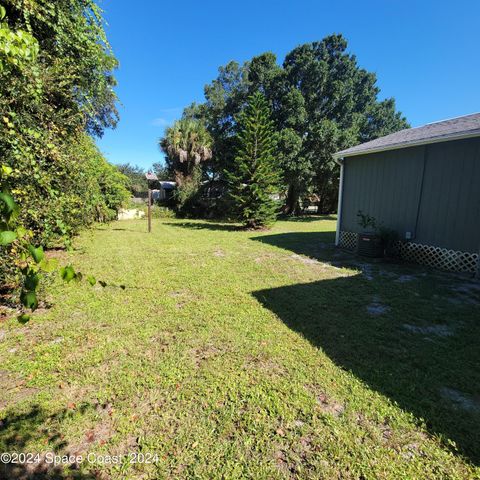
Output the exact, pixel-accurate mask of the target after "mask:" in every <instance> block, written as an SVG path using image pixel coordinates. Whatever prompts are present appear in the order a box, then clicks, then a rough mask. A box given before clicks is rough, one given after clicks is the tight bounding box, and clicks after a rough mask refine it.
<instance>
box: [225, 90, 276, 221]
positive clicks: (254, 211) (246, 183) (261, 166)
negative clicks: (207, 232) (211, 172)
mask: <svg viewBox="0 0 480 480" xmlns="http://www.w3.org/2000/svg"><path fill="white" fill-rule="evenodd" d="M274 132H275V130H274V125H273V122H272V120H271V118H270V108H269V106H268V103H267V101H266V99H265V97H264V96H263V95H262V94H261V93H259V92H257V93H255V94H253V95H251V96H250V97H248V103H247V106H246V107H245V109H244V110H243V111H242V113H241V114H240V118H239V122H238V134H237V139H236V140H237V150H236V155H235V159H234V162H233V171H231V172H226V176H227V178H228V181H229V183H230V196H231V198H232V200H233V203H234V205H235V206H236V209H237V212H238V214H239V217H240V218H241V220H242V221H243V223H244V224H245V226H246V227H247V228H262V227H266V226H269V225H271V224H272V223H273V222H274V221H275V217H276V210H277V202H276V201H275V200H274V198H273V196H274V194H275V193H277V191H278V189H277V185H278V182H279V178H280V172H279V169H278V167H277V166H276V165H275V157H274V154H275V151H276V136H275V133H274Z"/></svg>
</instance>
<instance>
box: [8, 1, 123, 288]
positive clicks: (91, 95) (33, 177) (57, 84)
mask: <svg viewBox="0 0 480 480" xmlns="http://www.w3.org/2000/svg"><path fill="white" fill-rule="evenodd" d="M2 4H3V5H4V6H2V7H0V191H2V192H4V193H5V194H6V193H8V195H9V196H11V198H12V199H13V201H14V203H15V205H16V206H17V207H18V211H17V212H16V213H15V216H14V218H9V222H13V221H14V224H15V231H17V230H18V229H20V231H21V232H26V233H25V235H27V236H28V241H29V242H30V243H31V244H32V245H37V246H38V245H42V246H45V247H48V246H52V245H56V244H58V243H63V244H68V242H69V241H70V238H71V237H72V235H74V234H75V233H76V232H78V230H79V229H80V228H82V227H83V226H85V225H89V224H91V223H92V222H94V221H108V220H111V219H113V218H115V216H116V213H117V210H118V209H119V208H120V207H121V206H122V205H123V204H124V203H125V202H126V201H127V200H128V198H129V191H128V190H127V188H126V187H127V185H128V183H127V179H126V177H125V176H123V175H122V174H121V173H119V171H118V169H117V168H116V167H113V166H112V165H110V164H109V163H108V162H107V161H106V160H105V158H104V157H103V156H102V154H101V153H100V151H99V150H98V148H97V147H96V146H95V143H94V141H93V139H92V138H91V137H90V135H97V136H98V135H101V134H102V133H103V131H104V129H105V128H108V127H111V126H115V124H116V122H117V119H118V117H117V111H116V107H115V102H116V96H115V93H114V91H113V88H112V87H113V86H114V85H115V79H114V77H113V75H112V70H113V69H114V68H115V67H116V65H117V60H116V59H115V57H114V56H113V54H112V52H111V50H110V47H109V45H108V42H107V39H106V37H105V32H104V30H103V24H102V22H103V20H102V17H101V12H100V10H99V8H98V6H97V5H96V4H95V2H94V1H93V0H69V1H63V0H62V1H59V2H46V1H39V2H23V1H21V0H7V1H4V2H2ZM4 227H5V225H3V227H2V228H4ZM37 248H38V247H37ZM21 255H22V254H21V252H20V251H19V250H18V249H17V248H16V246H15V244H11V243H5V244H4V245H3V246H1V247H0V259H1V264H0V283H1V284H2V285H5V284H7V285H9V286H15V285H17V284H18V283H19V282H20V283H21V282H22V276H24V275H23V273H22V271H21V268H22V257H21Z"/></svg>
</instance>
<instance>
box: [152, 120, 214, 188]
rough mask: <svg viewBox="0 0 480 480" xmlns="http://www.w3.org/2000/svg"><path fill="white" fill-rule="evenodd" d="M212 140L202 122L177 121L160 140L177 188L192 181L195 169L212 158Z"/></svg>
mask: <svg viewBox="0 0 480 480" xmlns="http://www.w3.org/2000/svg"><path fill="white" fill-rule="evenodd" d="M211 143H212V139H211V136H210V134H209V133H208V131H207V130H206V128H205V126H204V125H203V123H202V122H200V121H198V120H192V119H181V120H177V121H176V122H175V123H174V124H173V125H172V126H171V127H168V128H167V130H166V131H165V135H164V137H163V138H161V139H160V148H161V149H162V150H163V151H164V153H165V154H166V163H167V167H168V169H169V170H170V171H172V172H173V174H174V177H175V182H176V183H177V186H178V187H181V186H182V185H183V184H184V183H186V182H190V183H191V181H192V180H193V176H194V172H195V170H196V167H198V166H199V165H200V163H201V162H206V161H208V160H210V159H211V158H212V150H211Z"/></svg>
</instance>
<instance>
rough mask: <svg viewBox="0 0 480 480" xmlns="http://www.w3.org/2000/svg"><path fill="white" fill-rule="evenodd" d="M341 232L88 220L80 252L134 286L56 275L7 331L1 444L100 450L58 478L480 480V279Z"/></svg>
mask: <svg viewBox="0 0 480 480" xmlns="http://www.w3.org/2000/svg"><path fill="white" fill-rule="evenodd" d="M334 228H335V219H332V218H318V217H317V218H316V219H307V220H305V221H282V222H278V223H277V225H276V226H275V227H274V228H273V230H271V231H268V232H245V231H238V230H236V229H235V228H233V227H232V226H231V225H229V224H220V223H208V222H195V221H179V220H163V221H162V220H155V221H154V222H153V233H152V234H150V235H149V234H147V233H146V222H145V221H142V220H139V221H125V222H116V223H114V224H112V225H110V226H102V227H99V228H97V229H95V230H91V231H88V232H85V233H84V234H82V235H81V236H80V237H79V238H78V239H77V240H76V242H75V250H74V251H73V252H72V253H68V254H67V253H63V254H62V256H63V257H64V261H66V262H71V263H72V264H73V265H74V266H75V267H76V268H78V269H79V270H81V271H82V272H84V273H89V274H93V275H95V276H96V277H97V278H98V279H103V280H105V281H107V282H110V283H113V284H125V285H126V289H125V290H122V289H120V288H115V287H107V288H105V289H102V287H100V286H96V287H94V288H90V287H88V286H84V285H82V286H80V287H79V286H78V285H71V284H68V285H65V284H62V283H61V282H55V283H54V285H52V286H50V288H48V289H47V292H48V299H49V302H50V304H51V308H48V309H43V310H41V311H40V312H39V313H38V314H36V315H35V316H34V317H33V319H32V321H31V322H30V323H29V324H27V325H25V326H22V325H19V324H18V323H16V321H15V320H13V319H12V320H8V321H5V322H3V323H2V324H0V361H1V364H2V366H1V371H0V388H1V394H0V418H1V419H2V420H1V424H0V450H1V451H9V452H11V451H17V452H35V453H36V452H40V453H45V452H52V451H55V452H57V453H62V454H67V453H68V454H71V455H82V456H83V457H86V456H87V455H88V453H91V454H94V455H95V456H96V457H91V459H95V458H97V461H96V462H93V463H89V462H88V461H87V460H85V459H84V460H83V461H82V462H81V463H80V464H79V465H78V468H77V470H73V471H72V472H70V475H71V477H69V476H68V475H69V474H67V472H64V473H61V471H60V470H58V471H56V473H55V472H54V471H53V470H52V468H51V465H45V464H43V465H41V469H42V470H45V471H48V472H49V474H50V475H52V477H51V478H82V479H86V478H100V479H109V478H119V479H123V478H129V479H130V478H131V479H150V478H152V479H156V478H159V479H160V478H189V479H190V478H205V479H212V478H225V479H233V478H255V479H262V478H265V479H267V478H268V479H273V478H302V479H303V478H305V479H322V478H324V479H335V478H342V479H378V478H389V479H427V478H428V479H443V478H459V479H465V478H480V469H479V468H478V465H480V433H479V429H480V354H479V350H480V349H479V348H478V339H479V338H480V290H479V287H478V284H474V283H472V282H470V281H469V280H467V279H465V278H461V277H456V276H452V275H446V274H439V273H434V272H429V271H427V270H425V269H424V268H422V267H405V266H398V265H387V264H383V263H382V264H381V263H368V262H366V261H364V260H359V259H355V258H353V257H349V256H346V255H344V254H341V253H340V252H337V251H335V250H334V249H333V248H332V245H331V243H332V242H333V239H334ZM138 452H141V453H142V454H144V455H145V457H141V456H139V457H137V458H136V460H139V461H140V462H141V461H142V460H144V459H145V460H153V463H130V462H131V461H132V460H135V458H134V457H133V456H131V457H126V459H124V460H123V461H122V463H120V464H108V463H102V459H101V457H100V455H105V454H110V455H118V456H120V455H128V454H129V453H138ZM155 456H156V457H157V458H156V459H155ZM155 460H156V461H155ZM105 461H108V460H105ZM3 468H4V469H3V470H2V468H1V467H0V478H27V477H28V475H29V474H30V473H29V472H31V471H32V470H33V468H32V466H30V467H28V468H27V467H20V466H12V465H10V466H8V467H7V468H6V469H5V467H3ZM2 475H3V477H2ZM46 475H47V474H45V478H50V477H47V476H46ZM22 476H23V477H22ZM35 478H44V477H43V476H42V474H39V476H38V477H35Z"/></svg>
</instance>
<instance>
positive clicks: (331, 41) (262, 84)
mask: <svg viewBox="0 0 480 480" xmlns="http://www.w3.org/2000/svg"><path fill="white" fill-rule="evenodd" d="M376 82H377V79H376V76H375V74H373V73H370V72H368V71H366V70H365V69H362V68H361V67H360V66H359V65H358V63H357V59H356V57H355V56H354V55H351V54H349V53H348V52H347V42H346V40H345V39H344V38H343V36H342V35H331V36H328V37H326V38H324V39H323V40H321V41H319V42H313V43H307V44H305V45H301V46H299V47H297V48H295V49H293V50H292V51H291V52H290V53H288V54H287V56H286V57H285V60H284V62H283V64H282V65H279V64H278V63H277V60H276V57H275V55H274V54H273V53H270V52H267V53H264V54H262V55H259V56H257V57H254V58H252V59H251V60H250V61H248V62H245V63H244V64H243V65H240V64H238V63H237V62H230V63H228V64H227V65H226V66H225V67H220V69H219V75H218V77H217V78H216V79H215V80H213V81H212V82H211V83H210V84H209V85H206V86H205V103H203V104H193V105H191V106H190V107H188V108H187V109H186V110H185V112H184V115H185V116H186V117H188V118H196V119H201V120H202V121H203V122H204V123H205V125H206V126H207V129H208V131H209V132H210V134H211V136H212V145H213V147H212V150H213V159H212V161H210V162H208V165H205V166H204V169H208V170H209V171H210V172H216V174H217V177H218V179H219V180H220V181H221V180H222V177H223V178H225V177H224V176H223V172H224V171H225V170H229V169H230V168H231V165H232V162H233V155H234V151H235V148H234V139H235V134H236V131H237V129H238V125H237V123H236V118H237V115H238V113H239V112H240V111H241V110H242V109H243V108H244V106H245V103H246V99H247V97H248V96H249V95H251V94H252V93H254V92H256V91H259V92H262V93H263V94H264V96H265V98H266V99H267V101H268V104H269V106H270V108H271V111H272V120H273V121H274V128H275V131H276V132H277V133H278V135H279V145H278V153H279V154H278V161H279V162H280V164H281V167H282V183H283V187H284V191H285V192H286V194H287V195H286V196H287V198H286V204H285V206H284V211H285V213H291V214H297V213H299V212H300V211H301V201H302V198H305V197H307V196H310V195H311V194H315V195H316V196H317V197H318V199H319V209H320V211H322V212H331V211H334V210H335V208H336V203H337V195H338V177H339V168H338V166H337V164H336V163H335V162H334V161H333V158H332V154H333V153H334V152H335V151H338V150H341V149H344V148H348V147H350V146H352V145H354V144H357V143H361V142H365V141H368V140H372V139H374V138H377V137H379V136H382V135H386V134H388V133H392V132H395V131H398V130H400V129H402V128H407V127H408V123H407V122H406V120H405V118H404V117H402V115H401V114H400V113H399V112H397V111H396V109H395V101H394V100H393V99H387V100H383V101H379V100H378V95H379V93H380V90H379V88H378V87H377V85H376ZM210 172H209V173H210Z"/></svg>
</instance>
